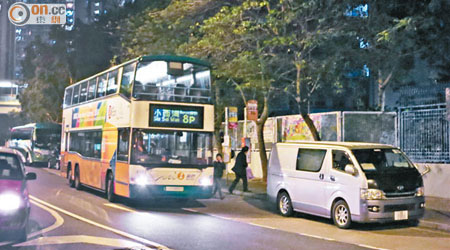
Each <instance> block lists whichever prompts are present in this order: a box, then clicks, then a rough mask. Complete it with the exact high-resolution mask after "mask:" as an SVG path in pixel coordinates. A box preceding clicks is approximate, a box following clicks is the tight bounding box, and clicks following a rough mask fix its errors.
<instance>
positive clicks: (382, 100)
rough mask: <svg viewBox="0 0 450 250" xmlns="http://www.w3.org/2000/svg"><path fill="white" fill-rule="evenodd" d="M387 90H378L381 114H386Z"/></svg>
mask: <svg viewBox="0 0 450 250" xmlns="http://www.w3.org/2000/svg"><path fill="white" fill-rule="evenodd" d="M385 102H386V88H378V105H379V106H380V110H381V112H384V107H385V106H386V104H385Z"/></svg>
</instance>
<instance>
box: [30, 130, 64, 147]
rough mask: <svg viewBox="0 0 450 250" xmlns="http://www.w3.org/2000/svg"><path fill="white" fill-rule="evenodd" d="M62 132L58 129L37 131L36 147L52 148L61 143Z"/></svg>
mask: <svg viewBox="0 0 450 250" xmlns="http://www.w3.org/2000/svg"><path fill="white" fill-rule="evenodd" d="M60 133H61V132H60V131H59V130H57V129H43V128H40V129H36V141H35V143H36V146H37V147H40V148H50V147H51V146H54V145H56V144H58V143H59V141H60Z"/></svg>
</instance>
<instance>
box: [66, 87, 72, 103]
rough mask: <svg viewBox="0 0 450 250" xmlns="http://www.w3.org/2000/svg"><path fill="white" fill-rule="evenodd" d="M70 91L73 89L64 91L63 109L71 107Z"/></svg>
mask: <svg viewBox="0 0 450 250" xmlns="http://www.w3.org/2000/svg"><path fill="white" fill-rule="evenodd" d="M72 90H73V88H67V89H66V94H65V96H64V106H65V107H69V106H70V105H72Z"/></svg>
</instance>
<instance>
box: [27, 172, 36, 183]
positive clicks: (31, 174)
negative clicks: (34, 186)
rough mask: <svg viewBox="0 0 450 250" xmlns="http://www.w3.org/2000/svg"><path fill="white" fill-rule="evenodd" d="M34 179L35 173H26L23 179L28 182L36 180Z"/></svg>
mask: <svg viewBox="0 0 450 250" xmlns="http://www.w3.org/2000/svg"><path fill="white" fill-rule="evenodd" d="M36 178H37V176H36V173H27V174H26V175H25V179H26V180H27V181H30V180H36Z"/></svg>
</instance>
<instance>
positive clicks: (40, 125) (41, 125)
mask: <svg viewBox="0 0 450 250" xmlns="http://www.w3.org/2000/svg"><path fill="white" fill-rule="evenodd" d="M27 128H61V124H58V123H51V122H39V123H28V124H26V125H23V126H17V127H13V128H12V129H11V130H15V129H27Z"/></svg>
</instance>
